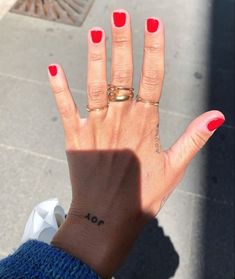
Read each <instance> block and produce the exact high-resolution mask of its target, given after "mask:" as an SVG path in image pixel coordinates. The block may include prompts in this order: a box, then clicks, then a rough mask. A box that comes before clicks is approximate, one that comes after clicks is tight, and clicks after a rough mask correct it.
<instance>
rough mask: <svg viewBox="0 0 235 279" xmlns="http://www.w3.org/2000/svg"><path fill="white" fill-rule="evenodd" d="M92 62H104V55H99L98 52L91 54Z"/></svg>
mask: <svg viewBox="0 0 235 279" xmlns="http://www.w3.org/2000/svg"><path fill="white" fill-rule="evenodd" d="M90 60H91V61H92V62H96V61H100V62H102V61H104V55H103V54H102V53H98V52H93V53H91V54H90Z"/></svg>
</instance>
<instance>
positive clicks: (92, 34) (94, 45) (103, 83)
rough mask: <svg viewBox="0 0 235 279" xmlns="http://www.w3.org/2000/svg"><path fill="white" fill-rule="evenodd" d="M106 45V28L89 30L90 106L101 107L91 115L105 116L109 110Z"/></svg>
mask: <svg viewBox="0 0 235 279" xmlns="http://www.w3.org/2000/svg"><path fill="white" fill-rule="evenodd" d="M106 91H107V79H106V47H105V33H104V30H103V29H101V28H99V27H95V28H92V29H91V30H90V31H89V32H88V77H87V92H88V107H89V108H90V109H91V110H92V109H100V110H94V111H91V112H89V117H103V116H105V114H106V112H107V103H108V99H107V94H106Z"/></svg>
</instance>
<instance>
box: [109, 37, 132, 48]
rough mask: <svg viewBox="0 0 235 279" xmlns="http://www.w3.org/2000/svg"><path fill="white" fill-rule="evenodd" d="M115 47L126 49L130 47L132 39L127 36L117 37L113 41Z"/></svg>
mask: <svg viewBox="0 0 235 279" xmlns="http://www.w3.org/2000/svg"><path fill="white" fill-rule="evenodd" d="M113 44H114V45H115V47H121V48H122V47H126V46H129V45H130V39H129V38H127V37H126V36H116V37H115V38H114V40H113Z"/></svg>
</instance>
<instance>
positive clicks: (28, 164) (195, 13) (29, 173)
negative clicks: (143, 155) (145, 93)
mask: <svg viewBox="0 0 235 279" xmlns="http://www.w3.org/2000/svg"><path fill="white" fill-rule="evenodd" d="M120 7H121V8H124V9H127V10H128V11H129V13H130V14H131V16H132V26H133V44H134V59H135V79H134V87H135V88H137V87H138V79H139V73H140V69H141V63H142V52H143V49H142V46H143V27H144V20H145V19H146V18H147V17H149V16H158V17H160V18H161V19H162V20H163V22H164V24H165V30H166V76H165V83H164V89H163V97H162V100H161V108H160V113H161V126H160V129H161V130H160V135H161V139H162V142H163V145H164V147H168V146H170V144H171V143H172V142H173V141H174V140H175V139H176V138H177V137H178V136H179V135H180V134H181V133H182V132H183V130H184V128H185V127H186V126H187V124H188V123H189V122H190V121H191V120H192V119H193V118H194V117H196V116H197V115H198V114H200V113H202V112H204V111H205V110H209V109H215V108H218V109H221V110H222V111H223V112H224V113H225V115H226V124H225V125H224V126H223V127H222V128H221V129H219V130H218V131H217V132H216V134H215V136H214V137H213V138H212V139H211V140H210V142H209V143H208V145H207V147H206V148H204V149H203V150H202V151H201V152H200V154H199V155H198V156H197V157H196V158H195V159H194V160H193V162H192V164H191V165H190V167H189V168H188V171H187V173H186V176H185V178H184V180H183V182H182V183H181V184H180V185H179V187H178V189H177V190H176V191H175V192H174V193H173V195H172V196H171V197H170V199H169V200H168V202H167V204H166V206H165V207H164V208H163V210H162V211H161V212H160V214H159V216H158V220H153V221H152V222H151V223H150V224H149V225H148V226H146V228H145V230H144V231H143V233H142V235H141V236H140V238H139V240H138V241H137V244H136V245H135V247H134V249H133V251H132V253H131V255H130V257H129V259H128V261H127V262H126V263H125V264H124V265H123V267H122V268H121V269H120V271H119V272H118V273H117V274H116V276H115V278H117V279H126V278H128V279H129V278H135V279H136V278H142V279H143V278H145V279H151V278H158V279H159V278H160V279H168V278H174V279H188V278H191V279H204V278H205V279H217V278H218V279H230V278H233V276H234V266H233V264H234V251H233V241H234V240H233V235H234V228H233V221H234V216H233V211H234V200H233V194H234V190H233V187H234V155H233V154H234V127H235V125H234V83H233V75H234V72H233V70H234V67H233V66H234V65H233V64H232V63H233V62H232V61H233V60H234V59H233V58H234V48H233V47H234V38H233V34H234V24H233V18H234V17H233V10H234V9H233V7H234V1H229V0H224V1H223V6H222V8H221V7H220V9H219V12H218V1H216V0H214V1H212V0H208V1H204V0H197V1H195V0H187V1H186V0H175V1H174V3H173V1H170V0H165V1H154V0H147V1H144V2H140V1H124V0H121V1H108V0H102V1H98V0H96V1H95V2H94V5H93V6H92V8H91V10H90V12H89V14H88V17H87V19H86V20H85V22H84V24H83V25H82V27H73V26H68V25H63V24H58V23H53V22H49V21H43V20H40V19H35V18H30V17H26V16H21V15H16V14H12V13H7V14H5V15H4V16H3V17H2V18H1V19H0V84H1V86H0V96H1V102H0V119H1V122H0V158H1V160H0V177H1V183H0V190H1V195H0V212H1V213H0V218H1V223H2V225H1V230H0V256H1V255H2V256H4V255H7V254H8V253H9V251H10V250H11V249H12V247H15V246H17V244H18V242H19V240H20V238H21V235H22V233H23V228H24V225H25V222H26V220H27V218H28V216H29V214H30V212H31V210H32V208H33V207H34V205H35V204H37V203H38V202H40V201H42V200H45V199H47V198H51V197H55V196H56V197H58V198H59V200H60V201H61V203H62V204H63V205H64V207H65V208H67V207H68V205H69V200H70V183H69V176H68V168H67V164H66V158H65V153H64V142H63V130H62V127H61V124H60V122H59V117H58V113H57V110H56V106H55V103H54V99H53V96H52V93H51V91H50V88H49V84H48V80H47V65H48V64H50V63H53V62H56V63H60V64H62V65H63V67H64V69H65V71H66V73H67V76H68V79H69V83H70V86H71V88H72V92H73V95H74V98H75V101H76V103H77V105H78V107H79V109H80V111H81V112H82V115H83V116H85V115H86V111H85V107H86V93H85V90H86V68H87V66H86V55H87V53H86V35H87V31H88V29H89V28H90V27H92V26H102V27H103V28H104V29H105V31H106V32H107V46H108V61H109V63H110V57H111V51H110V42H111V34H110V25H109V18H110V14H111V12H112V10H114V9H116V8H120ZM220 13H221V14H220ZM220 20H222V22H220ZM215 26H216V28H217V29H216V28H215ZM218 35H220V37H219V38H218ZM221 37H222V38H223V39H221ZM212 54H216V57H214V56H213V55H212ZM218 57H219V58H221V57H222V58H223V59H221V60H220V59H218ZM215 63H216V65H215ZM108 68H110V65H109V67H108Z"/></svg>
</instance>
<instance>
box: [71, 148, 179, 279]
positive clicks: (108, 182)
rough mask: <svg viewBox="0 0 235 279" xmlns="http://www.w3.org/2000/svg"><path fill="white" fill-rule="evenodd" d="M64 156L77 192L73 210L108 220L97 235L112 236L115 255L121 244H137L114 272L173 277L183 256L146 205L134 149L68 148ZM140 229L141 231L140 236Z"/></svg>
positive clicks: (123, 276)
mask: <svg viewBox="0 0 235 279" xmlns="http://www.w3.org/2000/svg"><path fill="white" fill-rule="evenodd" d="M66 155H67V160H68V165H69V172H70V179H71V184H72V192H73V202H72V205H71V208H70V214H71V215H79V216H85V215H87V212H89V213H90V214H92V215H94V214H95V215H96V216H99V217H101V219H102V220H104V222H103V224H104V225H103V226H101V227H99V230H97V231H96V233H97V235H99V239H102V238H104V239H106V235H110V233H111V234H112V235H113V241H114V243H116V244H115V245H114V248H113V253H114V254H113V257H114V258H118V251H119V250H120V247H121V250H122V253H121V254H122V255H125V254H126V255H127V252H129V250H130V248H131V247H133V248H132V249H131V253H128V255H129V256H128V257H127V261H126V262H125V263H124V265H123V266H122V267H121V268H120V269H119V271H118V272H117V273H116V274H115V275H114V277H115V278H116V279H131V278H135V279H138V278H141V279H151V278H154V279H155V278H157V279H169V278H171V277H172V276H173V275H174V273H175V271H176V269H177V267H178V265H179V256H178V254H177V252H176V251H175V249H174V246H173V244H172V242H171V241H170V238H169V237H167V236H165V235H164V232H163V229H162V228H160V227H159V225H158V221H157V220H156V219H155V218H152V217H151V216H149V214H147V213H144V212H143V210H142V207H141V204H142V201H141V195H142V190H143V189H142V188H141V185H140V181H141V164H140V162H139V159H138V158H137V157H136V155H135V153H134V152H133V151H131V150H129V149H123V150H86V151H80V150H79V151H78V150H75V151H73V150H70V151H67V152H66ZM98 200H100V202H97V201H98ZM84 205H85V206H84ZM84 207H85V209H84ZM140 213H141V214H140ZM113 217H115V218H113ZM113 220H116V221H115V222H113ZM149 220H150V221H149ZM144 224H146V225H145V226H144ZM141 228H142V229H141ZM139 231H142V233H141V234H140V235H139V236H138V233H139ZM123 236H125V238H124V239H123ZM137 236H138V237H137ZM133 243H135V244H134V246H132V244H133ZM130 245H131V246H130ZM115 247H116V248H115ZM115 249H116V250H115ZM116 251H117V253H116ZM98 256H99V255H97V257H98ZM110 258H112V257H110ZM121 260H122V257H121V258H120V259H117V260H116V262H115V263H114V264H113V266H112V269H113V270H117V269H115V266H120V265H119V263H120V262H121ZM107 264H108V265H111V264H112V261H110V262H109V263H107Z"/></svg>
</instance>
